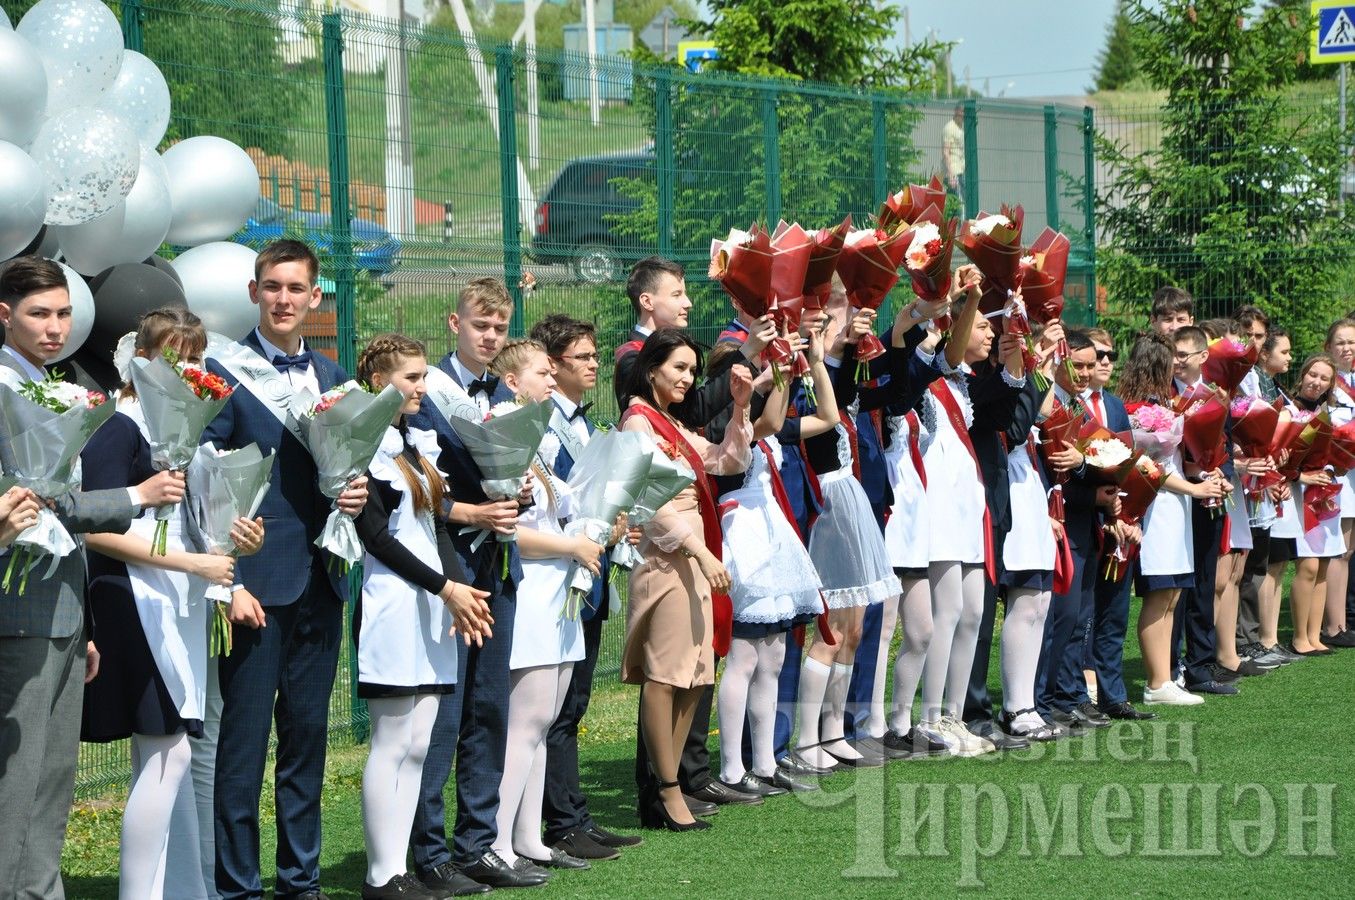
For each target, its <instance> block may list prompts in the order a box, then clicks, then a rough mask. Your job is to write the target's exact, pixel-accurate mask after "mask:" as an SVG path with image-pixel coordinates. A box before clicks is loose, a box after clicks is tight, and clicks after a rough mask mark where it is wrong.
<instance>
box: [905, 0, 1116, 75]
mask: <svg viewBox="0 0 1355 900" xmlns="http://www.w3.org/2000/svg"><path fill="white" fill-rule="evenodd" d="M895 2H896V3H897V4H898V5H900V6H904V7H906V8H907V9H908V15H909V19H910V24H911V26H912V36H913V40H915V41H917V40H921V39H922V38H923V37H925V36H926V34H927V32H928V30H930V29H933V28H934V29H936V30H937V31H938V32H939V35H940V37H941V38H943V39H945V40H956V39H959V38H963V39H964V43H963V44H961V45H959V46H958V47H956V48H955V50H954V52H953V53H952V54H951V66H952V68H953V69H954V71H955V77H956V79H957V80H961V79H962V78H963V76H964V68H965V66H969V73H970V77H971V79H972V82H971V83H972V85H973V87H974V89H975V90H977V91H980V92H984V79H987V80H988V89H987V93H989V94H991V95H993V96H996V95H997V94H999V93H1001V92H1002V91H1003V90H1004V89H1005V91H1006V96H1008V97H1044V96H1053V95H1065V94H1082V93H1083V92H1084V90H1085V89H1086V88H1087V87H1088V86H1089V85H1090V84H1091V83H1092V77H1093V75H1094V73H1095V67H1096V56H1097V54H1098V53H1100V52H1101V47H1102V45H1103V44H1104V43H1105V37H1106V26H1107V25H1108V24H1109V22H1110V19H1111V16H1112V15H1113V13H1114V11H1115V0H908V2H900V0H895ZM900 40H902V35H900ZM1009 85H1010V86H1009Z"/></svg>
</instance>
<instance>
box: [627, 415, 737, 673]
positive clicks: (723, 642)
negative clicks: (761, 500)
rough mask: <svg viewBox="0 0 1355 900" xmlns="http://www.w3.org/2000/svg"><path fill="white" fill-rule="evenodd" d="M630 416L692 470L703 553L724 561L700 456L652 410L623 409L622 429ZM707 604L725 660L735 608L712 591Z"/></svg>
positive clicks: (716, 516) (718, 651)
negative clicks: (641, 418) (637, 418)
mask: <svg viewBox="0 0 1355 900" xmlns="http://www.w3.org/2000/svg"><path fill="white" fill-rule="evenodd" d="M632 414H636V415H641V416H644V417H645V418H646V419H647V420H649V424H650V426H651V427H652V428H653V429H654V432H655V433H656V434H657V435H658V436H659V437H661V438H663V439H664V440H665V441H668V442H669V443H670V444H672V445H673V446H674V447H676V448H677V449H678V451H679V452H680V453H681V454H682V457H683V459H685V460H687V465H689V466H691V467H692V471H693V472H695V473H696V482H695V487H696V500H697V505H698V507H699V508H700V510H701V532H702V537H703V538H704V539H705V542H706V549H707V550H709V551H710V552H711V553H712V554H713V555H714V556H715V558H716V559H720V560H723V547H724V536H723V535H722V534H721V532H720V514H719V511H718V510H717V509H716V506H715V485H714V484H712V483H711V480H710V475H708V474H707V473H706V467H705V464H704V463H702V461H701V455H700V454H699V453H697V452H696V448H694V447H693V446H692V445H691V444H690V443H688V441H687V439H686V438H685V437H683V436H682V432H681V431H679V430H678V429H677V428H676V427H674V426H673V423H672V422H670V421H668V419H667V417H666V416H664V414H663V413H661V412H659V411H658V410H657V409H655V408H654V407H652V406H649V405H647V404H643V403H637V404H634V405H632V406H628V407H626V412H625V414H624V415H622V416H621V425H623V426H624V425H625V424H626V420H627V419H628V418H630V416H631V415H632ZM710 600H711V609H712V611H713V614H714V619H715V628H714V634H715V636H714V639H713V641H712V645H713V646H714V647H715V652H716V654H717V655H719V656H727V655H728V654H729V641H730V638H731V637H732V636H733V629H734V607H733V604H731V603H730V601H729V595H728V594H719V593H716V592H715V591H714V590H713V589H712V590H711V596H710Z"/></svg>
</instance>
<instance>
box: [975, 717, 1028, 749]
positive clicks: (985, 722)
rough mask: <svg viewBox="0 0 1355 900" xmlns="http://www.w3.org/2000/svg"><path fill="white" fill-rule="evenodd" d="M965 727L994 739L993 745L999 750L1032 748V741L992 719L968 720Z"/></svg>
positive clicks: (981, 735)
mask: <svg viewBox="0 0 1355 900" xmlns="http://www.w3.org/2000/svg"><path fill="white" fill-rule="evenodd" d="M964 727H965V728H968V729H969V733H970V734H973V735H977V736H979V737H981V738H987V739H988V740H990V741H992V742H993V746H994V747H996V748H997V749H999V750H1027V749H1029V748H1030V741H1028V740H1027V739H1026V738H1024V737H1022V736H1021V735H1019V734H1008V733H1007V732H1005V731H1003V730H1002V729H1001V728H999V727H997V723H996V722H994V721H993V720H992V719H981V720H979V721H977V722H966V723H964Z"/></svg>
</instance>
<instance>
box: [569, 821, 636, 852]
mask: <svg viewBox="0 0 1355 900" xmlns="http://www.w3.org/2000/svg"><path fill="white" fill-rule="evenodd" d="M583 835H584V837H586V838H588V839H589V840H590V841H592V842H593V843H595V844H601V845H602V846H604V847H615V848H616V849H618V850H622V849H624V848H626V847H638V846H640V845H641V844H643V843H644V842H645V839H644V838H642V837H640V836H639V835H638V834H617V833H616V832H615V831H608V830H607V829H605V828H603V827H602V826H601V825H598V824H597V823H596V822H595V823H593V824H592V825H589V826H588V827H587V828H585V829H583ZM575 855H576V856H577V855H578V854H575Z"/></svg>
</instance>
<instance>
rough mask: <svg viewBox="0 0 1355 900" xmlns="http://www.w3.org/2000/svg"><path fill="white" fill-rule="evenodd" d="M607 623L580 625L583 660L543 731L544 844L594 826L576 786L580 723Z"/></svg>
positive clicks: (597, 618) (598, 618)
mask: <svg viewBox="0 0 1355 900" xmlns="http://www.w3.org/2000/svg"><path fill="white" fill-rule="evenodd" d="M606 621H607V620H606V619H604V618H602V617H601V616H595V617H594V618H592V619H589V620H588V621H586V622H584V623H583V659H582V660H580V661H579V662H576V663H575V664H574V674H573V676H572V678H571V679H570V682H569V690H568V691H567V692H566V693H565V701H564V705H562V706H561V707H560V715H559V716H557V717H556V719H555V721H554V722H553V723H551V726H550V730H548V731H547V732H546V793H545V796H544V797H543V798H542V802H541V818H542V819H543V820H544V821H545V823H546V833H545V841H546V844H547V845H550V844H554V843H555V842H556V841H558V840H560V839H561V838H563V837H564V836H565V835H566V834H568V833H569V832H571V831H574V830H575V829H578V828H587V827H589V826H591V825H592V824H593V817H592V815H591V814H590V813H589V812H588V798H587V797H585V796H584V795H583V789H582V787H580V785H579V723H580V722H582V721H583V717H584V714H585V713H586V712H588V701H589V699H591V698H592V696H593V672H594V671H595V670H596V669H597V664H598V651H599V649H600V648H601V647H602V626H603V625H604V624H605V623H606Z"/></svg>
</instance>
